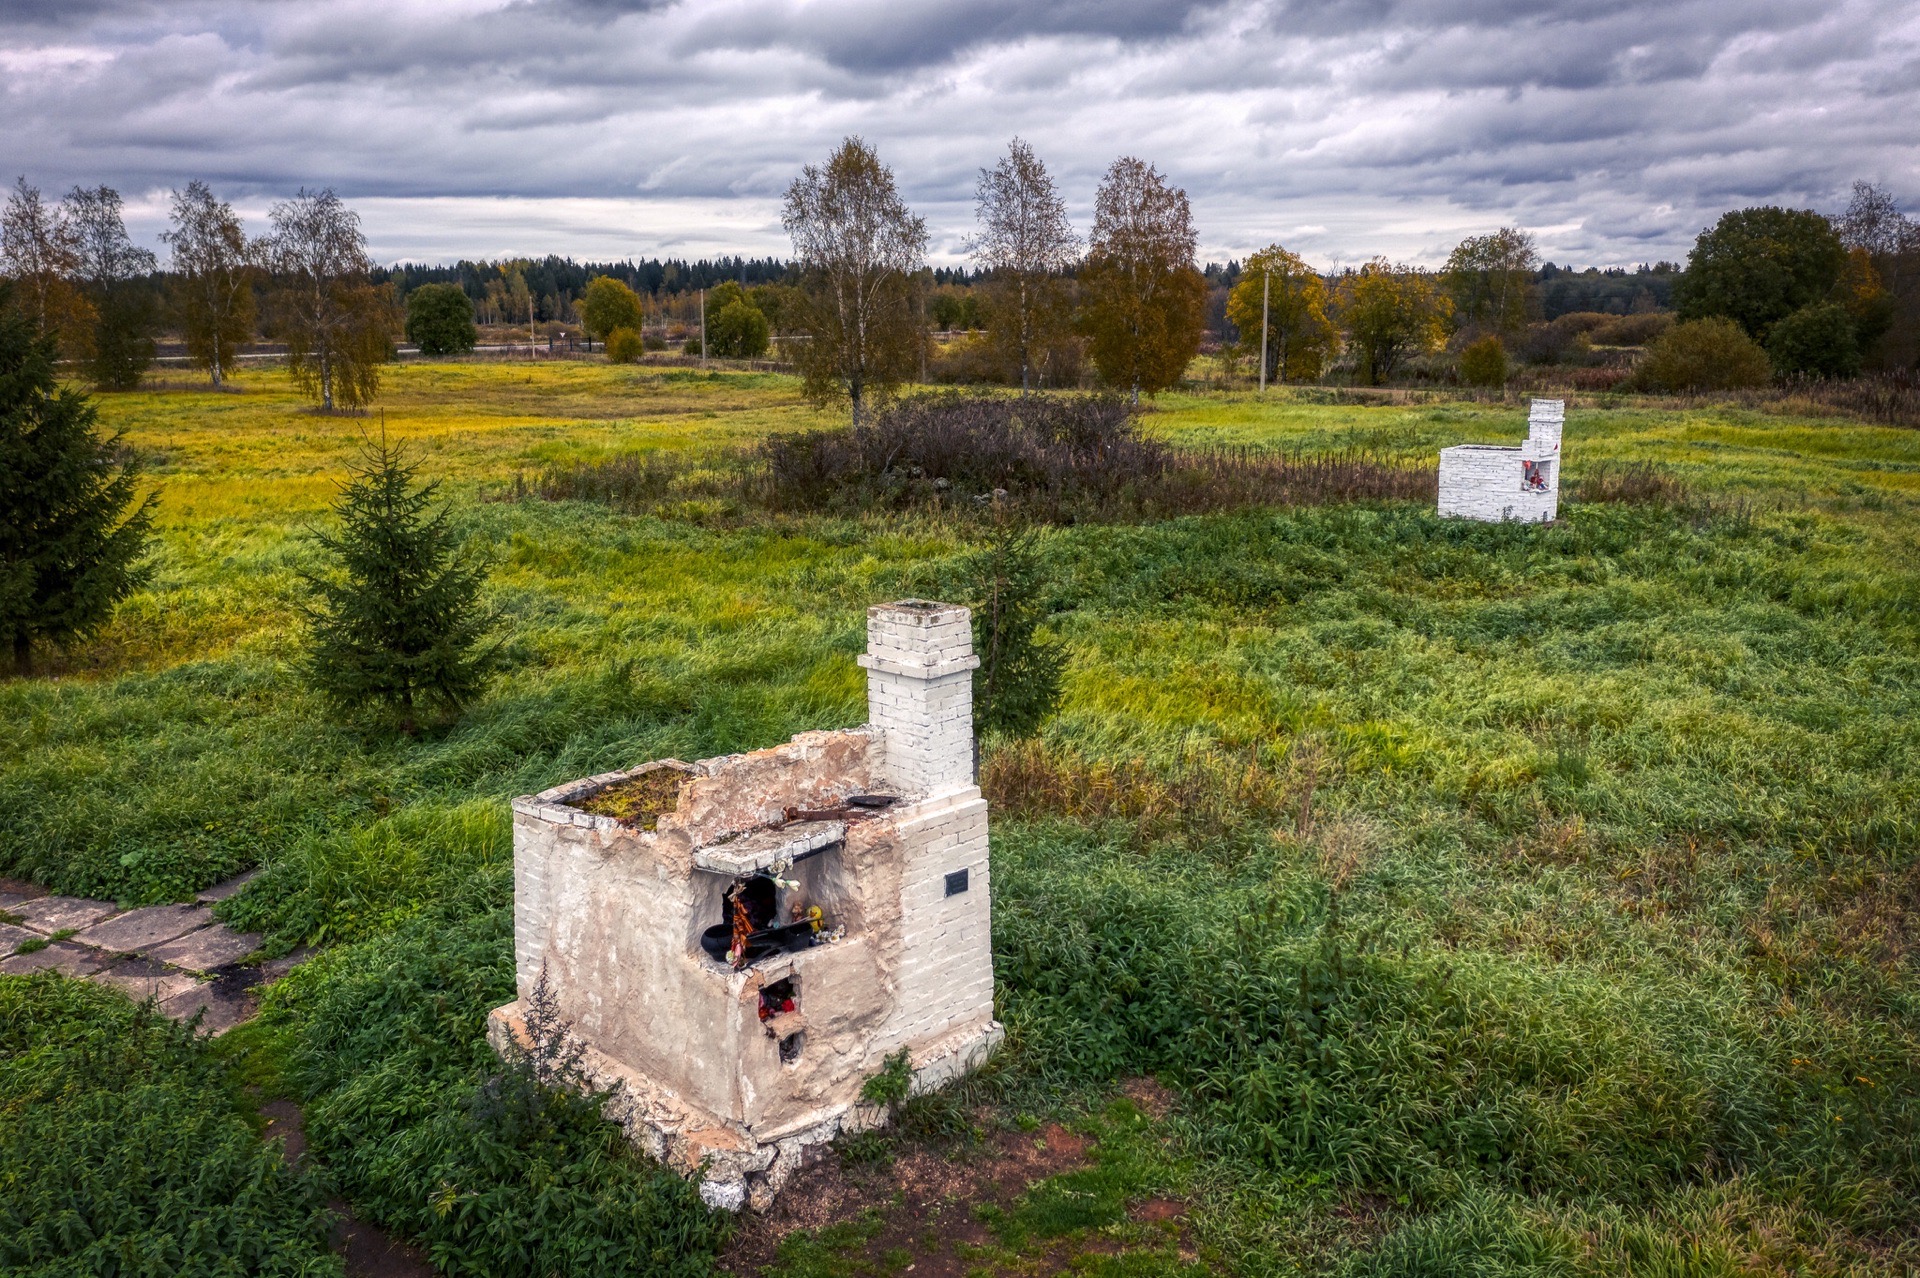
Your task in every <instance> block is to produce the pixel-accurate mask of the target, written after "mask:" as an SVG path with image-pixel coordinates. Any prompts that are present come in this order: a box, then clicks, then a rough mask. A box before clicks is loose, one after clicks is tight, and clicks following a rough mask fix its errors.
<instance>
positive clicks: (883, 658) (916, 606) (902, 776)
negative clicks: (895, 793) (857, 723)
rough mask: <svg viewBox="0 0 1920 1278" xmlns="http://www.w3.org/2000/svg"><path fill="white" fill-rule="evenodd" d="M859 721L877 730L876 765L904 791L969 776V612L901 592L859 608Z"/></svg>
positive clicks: (930, 790) (928, 791)
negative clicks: (863, 717)
mask: <svg viewBox="0 0 1920 1278" xmlns="http://www.w3.org/2000/svg"><path fill="white" fill-rule="evenodd" d="M859 662H860V664H861V665H862V666H864V667H865V668H866V671H867V721H868V722H869V723H870V724H871V725H872V726H873V727H875V728H878V729H879V730H880V732H881V757H882V758H883V759H884V761H885V763H884V770H885V772H886V774H887V777H888V779H889V780H890V782H891V783H892V784H894V785H897V786H899V787H900V789H901V790H902V791H903V792H905V793H906V794H909V795H914V796H922V797H924V796H932V795H937V794H942V793H945V792H948V791H951V790H955V789H959V788H962V787H966V786H971V785H972V784H973V671H974V669H975V667H977V666H978V665H979V664H980V658H979V657H977V656H975V655H974V652H973V626H972V614H971V613H970V612H968V611H967V609H965V608H962V607H960V606H958V605H955V604H942V603H934V602H933V601H931V600H927V599H901V600H898V601H897V602H894V603H888V604H878V605H875V606H874V607H872V608H869V609H867V651H866V652H865V653H864V654H863V655H862V656H861V657H860V658H859Z"/></svg>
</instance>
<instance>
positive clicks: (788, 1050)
mask: <svg viewBox="0 0 1920 1278" xmlns="http://www.w3.org/2000/svg"><path fill="white" fill-rule="evenodd" d="M805 1037H806V1033H805V1032H804V1031H802V1032H800V1033H797V1034H789V1035H787V1036H786V1037H785V1038H783V1039H781V1040H780V1063H781V1064H782V1065H794V1064H797V1063H799V1060H800V1040H801V1039H803V1038H805Z"/></svg>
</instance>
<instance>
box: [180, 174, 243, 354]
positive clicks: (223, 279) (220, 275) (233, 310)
mask: <svg viewBox="0 0 1920 1278" xmlns="http://www.w3.org/2000/svg"><path fill="white" fill-rule="evenodd" d="M160 238H161V239H162V240H163V241H165V242H166V244H167V245H168V246H169V247H170V248H172V250H173V269H174V273H175V274H176V275H177V276H178V277H179V278H178V281H177V283H176V297H177V299H178V301H179V307H180V320H181V327H182V328H184V329H185V330H186V338H187V355H188V356H189V357H190V358H191V359H192V360H193V362H194V363H195V364H198V365H199V366H200V367H201V368H204V369H206V370H207V375H208V376H209V377H211V378H212V379H213V384H214V385H215V386H219V385H221V384H222V383H223V382H224V381H225V380H226V375H227V373H228V372H229V371H230V370H231V369H232V368H233V361H234V354H235V352H236V350H237V349H238V347H239V345H240V343H242V342H244V341H246V340H247V338H249V337H251V336H252V335H253V276H254V272H255V269H256V264H257V261H258V257H259V250H258V247H257V246H256V245H254V244H252V243H251V242H249V241H248V239H247V234H246V231H245V229H244V228H243V227H242V226H241V224H240V218H239V216H238V215H237V214H236V213H234V211H233V206H232V205H230V204H227V203H225V202H224V201H221V200H216V199H215V198H214V197H213V192H212V191H211V190H209V189H208V188H207V184H206V183H205V182H200V181H193V182H189V183H187V189H186V190H184V191H175V192H174V193H173V228H172V229H171V230H168V231H163V232H161V235H160Z"/></svg>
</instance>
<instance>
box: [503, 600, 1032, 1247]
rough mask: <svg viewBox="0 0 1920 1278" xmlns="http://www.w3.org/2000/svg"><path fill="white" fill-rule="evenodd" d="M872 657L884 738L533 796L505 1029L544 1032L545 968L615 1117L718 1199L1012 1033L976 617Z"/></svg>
mask: <svg viewBox="0 0 1920 1278" xmlns="http://www.w3.org/2000/svg"><path fill="white" fill-rule="evenodd" d="M867 645H868V646H867V652H866V654H865V655H863V656H862V657H860V658H859V662H860V664H861V665H862V666H864V667H866V670H867V706H868V716H869V722H868V723H867V724H866V725H864V726H862V727H858V728H851V729H847V730H845V731H838V732H805V733H801V734H800V735H799V736H796V737H794V738H793V740H792V741H790V742H788V743H787V744H785V745H781V746H776V747H774V748H772V749H768V750H758V751H755V752H753V753H751V754H738V755H729V756H726V757H724V758H717V759H703V760H701V761H700V762H698V763H693V764H686V763H680V762H678V761H677V760H672V759H667V760H662V761H659V762H655V763H648V764H645V765H643V766H641V767H638V768H634V769H631V770H629V771H626V772H613V773H607V774H605V775H603V776H597V777H589V778H587V779H585V780H582V781H575V782H572V783H570V784H568V785H562V786H557V787H555V788H554V789H551V790H547V791H545V792H543V793H541V794H538V795H530V796H526V797H523V798H519V799H515V800H514V802H513V813H514V821H513V826H514V828H513V863H514V960H515V968H516V972H517V977H518V993H519V998H517V999H516V1000H515V1001H514V1002H512V1003H509V1004H507V1005H506V1006H505V1007H501V1008H497V1009H495V1011H494V1012H493V1013H492V1016H491V1017H490V1020H489V1026H488V1035H489V1037H490V1038H491V1039H492V1040H493V1042H494V1043H495V1045H496V1046H504V1043H505V1041H506V1036H508V1035H514V1036H516V1037H524V1034H525V1007H526V1001H527V999H528V998H529V996H530V995H531V994H532V993H533V991H534V989H535V986H536V983H537V982H540V981H541V980H542V978H543V976H544V980H545V986H546V991H547V995H548V997H550V998H551V999H552V1000H553V1001H554V1003H555V1006H556V1010H557V1011H558V1013H559V1015H560V1016H561V1017H562V1018H563V1019H564V1020H565V1021H567V1022H569V1023H570V1025H571V1027H572V1033H573V1034H574V1036H575V1037H576V1038H577V1039H578V1040H579V1042H580V1043H582V1044H583V1045H584V1047H585V1056H586V1062H585V1063H586V1066H587V1069H588V1072H589V1074H590V1075H591V1076H592V1078H593V1080H594V1081H595V1083H596V1084H597V1085H599V1086H602V1087H614V1086H615V1085H616V1084H617V1085H618V1087H617V1088H616V1089H615V1092H616V1094H615V1096H614V1098H613V1099H612V1100H611V1101H610V1102H609V1105H608V1108H607V1112H608V1114H609V1116H611V1117H613V1118H615V1119H617V1120H618V1121H620V1122H621V1123H622V1125H623V1126H624V1127H625V1128H626V1130H627V1133H628V1135H629V1136H630V1137H632V1139H633V1140H634V1142H635V1143H636V1144H638V1145H639V1146H641V1147H642V1148H643V1149H645V1150H647V1151H648V1152H649V1153H651V1154H652V1155H653V1156H655V1157H656V1158H659V1159H661V1160H662V1161H663V1162H665V1163H667V1164H668V1165H669V1166H672V1167H674V1168H676V1169H678V1170H680V1171H681V1172H682V1173H684V1174H688V1175H692V1174H696V1173H700V1172H702V1170H703V1169H704V1178H703V1180H702V1184H701V1194H702V1196H703V1197H705V1198H706V1200H707V1201H708V1202H709V1203H712V1204H714V1205H715V1206H720V1207H726V1208H730V1209H738V1208H740V1207H742V1206H752V1207H755V1208H756V1209H759V1208H764V1207H765V1206H767V1205H768V1204H770V1203H771V1201H772V1199H773V1196H774V1194H776V1193H777V1192H778V1191H779V1189H780V1186H781V1185H782V1183H784V1181H785V1180H786V1178H787V1177H788V1175H789V1174H790V1173H791V1172H792V1171H793V1170H794V1169H795V1168H796V1167H797V1166H799V1165H800V1163H801V1161H802V1159H803V1158H804V1156H805V1153H806V1151H807V1150H808V1148H809V1147H812V1146H817V1145H819V1144H822V1143H823V1142H826V1141H829V1140H831V1139H833V1137H834V1136H836V1135H838V1134H839V1133H840V1132H841V1131H843V1130H858V1129H860V1128H863V1127H868V1126H872V1125H874V1124H876V1123H878V1122H880V1121H883V1119H884V1115H883V1113H882V1112H880V1111H878V1110H876V1109H875V1108H874V1107H872V1106H869V1105H865V1104H863V1103H862V1102H861V1099H860V1089H861V1086H862V1084H863V1083H864V1082H865V1080H866V1079H867V1078H869V1077H871V1076H872V1075H873V1074H875V1073H876V1072H878V1071H879V1070H880V1069H881V1068H882V1067H883V1065H884V1063H885V1061H886V1058H887V1057H888V1056H889V1055H890V1054H892V1053H895V1052H897V1051H899V1050H901V1049H905V1050H906V1051H907V1053H908V1060H909V1062H910V1064H911V1066H912V1070H913V1086H914V1088H915V1089H916V1090H917V1091H918V1090H926V1089H929V1088H932V1087H936V1086H939V1085H941V1084H942V1083H945V1082H947V1081H949V1080H951V1079H953V1078H956V1077H958V1076H960V1075H961V1074H963V1073H965V1072H967V1071H969V1070H971V1069H973V1068H974V1067H976V1066H977V1065H978V1064H979V1063H980V1062H981V1061H983V1060H984V1059H985V1057H986V1056H987V1054H988V1053H989V1052H990V1051H992V1049H993V1048H994V1046H995V1045H996V1044H998V1042H999V1041H1000V1038H1001V1034H1002V1031H1001V1027H1000V1025H999V1023H998V1022H996V1021H995V1020H994V1019H993V962H992V954H991V951H990V948H989V938H990V918H989V908H988V886H989V884H988V867H987V804H986V800H985V799H983V798H981V796H980V790H979V788H978V787H977V786H975V785H974V782H973V765H974V755H973V674H972V672H973V669H974V667H976V666H977V665H979V659H978V658H977V657H975V656H974V655H973V646H972V637H971V627H970V624H969V616H968V612H967V610H966V609H965V608H957V607H949V606H947V605H944V604H937V603H929V602H926V601H924V600H915V599H908V600H902V601H900V602H898V603H892V604H884V605H881V606H879V607H875V608H872V609H870V610H869V611H868V614H867Z"/></svg>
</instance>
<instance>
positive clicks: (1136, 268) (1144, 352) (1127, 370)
mask: <svg viewBox="0 0 1920 1278" xmlns="http://www.w3.org/2000/svg"><path fill="white" fill-rule="evenodd" d="M1198 242H1199V237H1198V236H1196V235H1195V234H1194V230H1193V214H1192V212H1191V210H1190V209H1189V208H1188V206H1187V193H1186V192H1185V191H1183V190H1181V189H1180V188H1179V187H1175V186H1169V185H1168V184H1167V182H1166V179H1165V178H1163V177H1161V176H1160V173H1159V171H1158V170H1157V169H1155V168H1154V167H1153V166H1152V165H1150V164H1147V163H1145V162H1143V161H1141V160H1136V159H1134V158H1133V157H1132V156H1123V157H1121V158H1120V159H1118V160H1115V161H1114V162H1113V165H1112V167H1110V168H1109V169H1108V170H1107V175H1106V177H1105V179H1104V180H1102V181H1101V183H1100V190H1099V193H1098V194H1097V195H1096V196H1095V197H1094V206H1093V235H1092V237H1091V241H1090V243H1089V245H1088V251H1087V264H1086V267H1085V269H1083V270H1082V271H1081V273H1080V291H1081V301H1082V305H1083V307H1084V318H1083V322H1084V323H1085V325H1086V328H1087V331H1088V334H1089V336H1091V338H1092V339H1093V340H1092V355H1093V362H1094V364H1095V366H1097V367H1098V368H1099V370H1100V375H1101V376H1102V377H1104V378H1106V379H1107V381H1108V382H1110V383H1111V384H1113V385H1115V386H1125V387H1129V388H1130V389H1131V390H1132V392H1133V399H1134V402H1135V403H1138V402H1139V400H1140V393H1141V392H1142V391H1145V392H1146V393H1147V394H1149V395H1153V394H1158V393H1159V392H1160V391H1162V390H1165V389H1166V388H1167V387H1169V386H1171V385H1173V384H1174V383H1175V382H1177V381H1179V380H1180V378H1181V377H1182V376H1183V375H1184V374H1185V373H1186V369H1187V364H1188V363H1189V362H1190V361H1191V360H1192V359H1193V357H1194V355H1195V354H1196V353H1197V352H1198V351H1199V349H1200V334H1201V332H1202V329H1203V324H1204V321H1205V316H1204V315H1203V313H1202V312H1203V308H1204V306H1205V303H1206V296H1207V285H1206V281H1205V280H1204V279H1203V278H1201V275H1200V272H1199V271H1198V270H1196V269H1195V268H1194V265H1193V252H1194V248H1195V246H1196V245H1197V244H1198Z"/></svg>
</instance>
